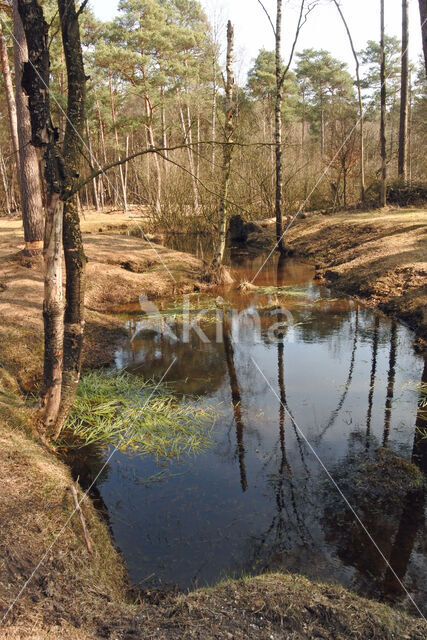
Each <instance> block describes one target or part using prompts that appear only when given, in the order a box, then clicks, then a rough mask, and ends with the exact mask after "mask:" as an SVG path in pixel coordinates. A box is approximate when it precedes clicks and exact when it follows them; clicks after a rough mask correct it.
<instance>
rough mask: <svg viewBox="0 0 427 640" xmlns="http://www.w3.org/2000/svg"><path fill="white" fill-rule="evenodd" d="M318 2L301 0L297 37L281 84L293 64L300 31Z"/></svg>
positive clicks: (281, 82) (315, 0)
mask: <svg viewBox="0 0 427 640" xmlns="http://www.w3.org/2000/svg"><path fill="white" fill-rule="evenodd" d="M316 4H317V0H313V2H309V3H308V5H306V0H301V9H300V13H299V17H298V25H297V29H296V31H295V38H294V41H293V43H292V48H291V52H290V54H289V60H288V64H287V65H286V68H285V70H284V71H283V73H282V77H281V81H280V84H281V86H282V85H283V82H284V81H285V77H286V74H287V73H288V71H289V68H290V66H291V64H292V60H293V58H294V53H295V47H296V46H297V42H298V38H299V34H300V31H301V29H302V28H303V26H304V25H305V23H306V22H307V19H308V16H309V14H310V13H311V12H312V11H313V9H314V7H315V6H316ZM305 8H306V11H305V13H304V9H305Z"/></svg>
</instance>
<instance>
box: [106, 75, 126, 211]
mask: <svg viewBox="0 0 427 640" xmlns="http://www.w3.org/2000/svg"><path fill="white" fill-rule="evenodd" d="M109 83H110V101H111V119H112V121H113V130H114V140H115V143H116V152H117V159H118V160H120V145H119V136H118V133H117V126H116V108H115V105H114V94H113V83H112V80H111V74H110V75H109ZM119 175H120V185H121V187H122V196H123V211H125V212H126V211H127V210H128V203H127V195H126V187H125V182H124V177H123V165H121V164H120V165H119Z"/></svg>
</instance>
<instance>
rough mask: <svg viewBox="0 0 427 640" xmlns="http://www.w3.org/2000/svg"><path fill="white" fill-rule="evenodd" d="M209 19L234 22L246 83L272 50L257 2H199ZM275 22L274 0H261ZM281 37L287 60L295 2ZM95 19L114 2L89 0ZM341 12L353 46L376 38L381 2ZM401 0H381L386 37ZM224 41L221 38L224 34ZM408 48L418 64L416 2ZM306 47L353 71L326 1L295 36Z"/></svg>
mask: <svg viewBox="0 0 427 640" xmlns="http://www.w3.org/2000/svg"><path fill="white" fill-rule="evenodd" d="M200 3H201V5H202V6H203V7H204V9H205V11H206V13H207V15H208V17H209V18H210V19H211V22H212V19H213V18H214V17H215V18H216V20H217V21H218V24H219V25H220V26H221V27H224V25H225V24H226V22H227V20H231V21H232V22H233V24H234V31H235V49H236V57H235V59H236V62H235V71H236V76H237V80H238V82H239V84H245V81H246V74H247V71H248V70H249V68H250V67H251V66H252V63H253V60H254V58H255V57H256V56H257V54H258V51H259V50H260V49H261V48H262V47H264V48H265V49H270V50H272V49H274V36H273V32H272V29H271V26H270V24H269V22H268V19H267V17H266V15H265V13H264V12H263V10H262V8H261V6H260V5H259V3H258V1H257V0H200ZM263 4H264V6H265V7H266V9H267V10H268V11H269V13H270V15H271V16H272V18H273V22H274V20H275V6H276V1H275V0H264V2H263ZM283 4H284V11H283V23H282V41H283V57H284V59H285V60H287V54H289V50H290V46H291V44H292V41H293V38H294V31H295V25H296V20H297V10H298V6H299V1H298V0H284V3H283ZM91 5H92V8H93V10H94V12H95V15H96V17H98V18H100V19H103V20H110V19H112V18H113V16H114V14H115V13H116V11H117V5H118V0H91ZM341 7H342V10H343V13H344V16H345V18H346V20H347V22H348V24H349V27H350V30H351V33H352V38H353V41H354V44H355V47H356V50H360V49H363V48H364V47H365V45H366V42H367V41H368V40H379V35H380V10H379V8H380V1H379V0H341ZM401 16H402V2H401V0H385V23H386V25H385V26H386V33H387V34H388V35H394V36H397V37H398V38H399V39H400V38H401ZM223 39H224V40H225V38H223ZM409 42H410V45H409V51H410V57H411V59H412V60H413V61H414V62H417V59H418V56H419V55H420V54H421V51H422V43H421V28H420V14H419V7H418V0H409ZM305 48H313V49H326V50H328V51H330V52H331V53H332V55H333V56H335V57H336V58H338V59H340V60H343V61H345V62H347V64H348V66H349V71H350V72H353V70H354V58H353V55H352V53H351V49H350V46H349V42H348V38H347V34H346V32H345V29H344V26H343V24H342V22H341V19H340V17H339V15H338V12H337V10H336V8H335V6H334V5H333V3H332V2H331V1H330V0H320V3H319V6H318V7H317V8H316V9H315V10H314V11H313V12H312V14H311V15H310V17H309V19H308V21H307V23H306V24H305V25H304V27H303V30H302V32H301V34H300V38H299V40H298V45H297V49H296V50H297V51H302V50H303V49H305Z"/></svg>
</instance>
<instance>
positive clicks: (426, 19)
mask: <svg viewBox="0 0 427 640" xmlns="http://www.w3.org/2000/svg"><path fill="white" fill-rule="evenodd" d="M419 4H420V18H421V35H422V39H423V50H424V65H425V71H426V76H427V0H419Z"/></svg>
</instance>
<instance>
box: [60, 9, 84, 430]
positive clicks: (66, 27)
mask: <svg viewBox="0 0 427 640" xmlns="http://www.w3.org/2000/svg"><path fill="white" fill-rule="evenodd" d="M58 9H59V16H60V19H61V29H62V43H63V47H64V55H65V64H66V67H67V83H68V102H67V123H66V127H65V136H64V144H63V158H64V164H65V179H64V187H63V195H64V197H65V198H67V196H68V192H69V191H70V190H71V189H72V188H73V186H74V183H75V181H76V178H77V176H78V166H79V162H80V147H81V145H82V141H83V131H84V106H85V96H86V75H85V72H84V66H83V55H82V48H81V43H80V30H79V20H78V17H79V13H78V12H77V11H76V6H75V0H58ZM63 241H64V254H65V269H66V289H65V295H66V307H65V315H64V343H63V349H64V364H63V381H62V397H61V405H60V409H59V413H58V416H57V420H56V425H55V433H54V437H55V438H57V437H58V436H59V433H60V431H61V429H62V426H63V423H64V420H65V418H66V417H67V415H68V412H69V410H70V408H71V406H72V404H73V402H74V397H75V394H76V391H77V386H78V383H79V380H80V371H81V358H82V347H83V334H84V325H85V320H84V295H85V284H86V280H85V269H86V256H85V253H84V248H83V240H82V233H81V229H80V219H79V214H78V210H77V199H76V198H75V197H72V198H67V199H66V202H65V205H64V232H63Z"/></svg>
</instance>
